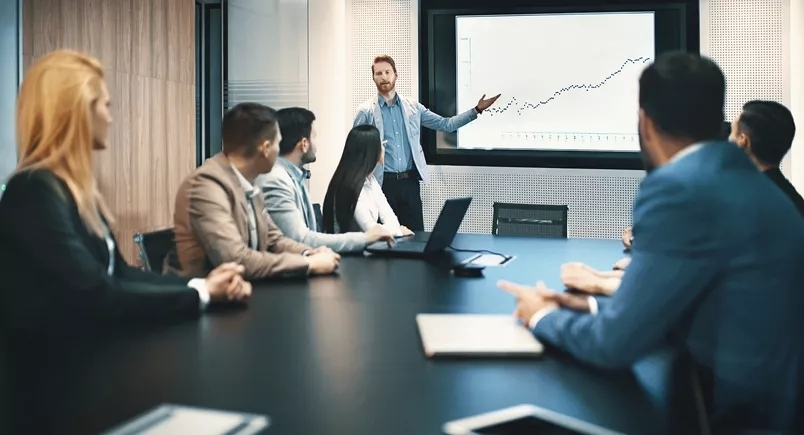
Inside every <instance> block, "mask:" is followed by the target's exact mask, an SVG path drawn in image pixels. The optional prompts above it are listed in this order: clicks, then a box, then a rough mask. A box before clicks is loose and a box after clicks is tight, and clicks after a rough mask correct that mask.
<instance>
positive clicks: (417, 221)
mask: <svg viewBox="0 0 804 435" xmlns="http://www.w3.org/2000/svg"><path fill="white" fill-rule="evenodd" d="M394 175H395V174H391V173H386V174H385V175H384V176H383V180H382V191H383V193H384V194H385V198H387V199H388V204H390V205H391V208H392V209H393V210H394V214H396V217H397V218H398V219H399V223H400V224H402V225H404V226H406V227H408V229H410V230H411V231H424V215H423V214H422V196H421V186H420V185H419V177H418V176H414V177H409V178H399V179H398V178H396V177H395V176H394Z"/></svg>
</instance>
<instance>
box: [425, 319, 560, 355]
mask: <svg viewBox="0 0 804 435" xmlns="http://www.w3.org/2000/svg"><path fill="white" fill-rule="evenodd" d="M416 324H417V326H418V327H419V335H420V336H421V340H422V347H423V348H424V354H425V355H426V356H427V357H428V358H433V357H438V356H498V357H504V356H517V357H528V356H531V357H536V356H539V355H541V354H542V352H544V347H543V346H542V344H541V343H540V342H539V341H538V340H536V337H534V336H533V334H532V333H531V331H530V330H528V329H527V328H526V327H524V326H523V325H522V324H520V323H519V321H517V320H516V319H515V318H514V317H513V316H511V315H510V314H419V315H417V316H416Z"/></svg>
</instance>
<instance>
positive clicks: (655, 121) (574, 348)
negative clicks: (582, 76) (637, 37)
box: [499, 53, 804, 433]
mask: <svg viewBox="0 0 804 435" xmlns="http://www.w3.org/2000/svg"><path fill="white" fill-rule="evenodd" d="M724 91H725V79H724V77H723V73H722V72H721V71H720V69H719V68H718V67H717V65H715V64H714V63H713V62H712V61H711V60H709V59H706V58H701V57H698V56H696V55H692V54H686V53H669V54H664V55H662V56H660V57H659V58H658V59H657V60H656V62H655V63H654V64H652V65H650V66H649V67H648V68H646V69H645V71H644V72H643V73H642V76H641V77H640V80H639V104H640V111H639V136H640V146H641V150H642V155H643V158H644V159H646V160H647V161H648V163H649V166H655V169H654V170H653V171H652V172H651V173H650V175H648V176H647V177H646V178H645V179H644V180H643V182H642V184H641V186H640V189H639V194H638V195H637V199H636V203H635V206H634V236H635V238H634V244H633V246H632V248H631V249H632V251H633V254H632V259H631V264H630V265H629V266H628V269H627V270H626V272H625V274H624V276H623V278H622V283H621V285H620V287H619V290H618V291H617V292H616V293H614V294H613V295H612V296H611V297H610V298H599V299H596V298H591V299H588V301H589V303H585V302H586V301H587V299H585V298H584V299H575V298H572V297H570V296H568V295H566V294H558V293H554V292H552V291H550V290H548V289H547V288H545V286H544V284H543V283H539V284H537V286H536V287H535V288H534V287H526V286H520V285H517V284H512V283H508V282H501V283H499V286H500V287H501V288H502V289H504V290H507V291H509V292H511V293H512V294H514V295H515V296H516V297H517V298H518V304H517V310H516V315H517V316H518V317H519V318H520V319H521V320H522V321H523V322H525V323H526V324H527V325H528V326H529V327H530V328H531V329H532V331H533V333H534V334H535V335H536V337H538V338H539V339H540V340H542V341H543V342H545V343H549V344H552V345H554V346H556V347H558V348H561V349H564V350H565V351H567V352H569V353H570V354H572V355H573V356H575V357H576V358H578V359H580V360H583V361H585V362H588V363H590V364H593V365H596V366H600V367H606V368H621V367H628V366H630V365H631V364H633V363H634V362H636V361H637V360H639V359H640V358H642V357H644V356H646V355H647V354H649V353H650V352H651V351H653V350H654V349H657V348H658V347H660V346H661V345H662V344H664V343H667V342H668V341H669V342H670V343H677V344H679V345H681V346H683V347H684V348H686V350H687V351H688V352H689V354H690V355H691V356H692V358H693V359H694V361H695V362H696V364H697V366H698V368H699V372H700V373H701V375H702V376H701V377H702V379H706V380H707V382H705V383H704V385H703V387H704V393H705V395H706V396H707V398H708V403H707V406H708V411H709V413H710V423H711V424H712V426H713V428H715V429H716V430H722V431H725V432H728V433H733V432H734V431H735V430H745V429H758V430H773V431H785V433H786V431H793V432H794V433H801V432H799V431H804V338H803V337H802V334H804V315H803V311H802V310H803V309H804V267H802V266H804V222H802V220H801V216H800V215H799V214H798V211H797V210H796V208H795V206H794V205H793V203H792V202H791V201H790V200H789V199H788V198H787V197H786V196H785V195H784V193H782V191H781V190H780V189H778V188H777V187H776V186H775V185H774V184H773V183H772V182H771V181H770V180H769V179H768V178H767V177H766V176H765V175H764V174H762V173H761V172H759V171H758V170H757V168H756V166H755V165H754V164H753V163H752V162H751V160H750V159H749V158H748V157H747V156H746V154H745V153H744V152H743V151H741V150H740V149H739V148H737V147H736V146H734V145H733V144H729V143H726V142H720V141H710V140H711V139H713V138H716V137H717V136H718V132H719V130H720V126H721V122H722V121H723V103H724V93H725V92H724ZM578 302H580V303H578ZM562 305H564V306H562Z"/></svg>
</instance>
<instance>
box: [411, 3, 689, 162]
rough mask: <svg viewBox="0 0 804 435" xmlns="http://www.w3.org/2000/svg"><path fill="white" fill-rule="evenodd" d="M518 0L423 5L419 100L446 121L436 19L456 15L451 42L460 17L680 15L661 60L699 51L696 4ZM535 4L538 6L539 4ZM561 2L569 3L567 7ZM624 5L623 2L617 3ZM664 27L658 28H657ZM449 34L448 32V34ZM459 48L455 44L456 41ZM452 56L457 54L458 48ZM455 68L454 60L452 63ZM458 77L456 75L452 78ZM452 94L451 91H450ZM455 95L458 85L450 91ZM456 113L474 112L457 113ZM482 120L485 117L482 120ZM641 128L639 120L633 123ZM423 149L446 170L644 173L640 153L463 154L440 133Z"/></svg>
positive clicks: (661, 44) (427, 133)
mask: <svg viewBox="0 0 804 435" xmlns="http://www.w3.org/2000/svg"><path fill="white" fill-rule="evenodd" d="M521 3H522V2H521V1H517V0H497V1H496V2H495V4H494V5H493V6H489V5H488V3H487V2H482V3H481V2H479V1H472V0H463V1H461V0H423V1H422V2H421V4H420V11H419V12H420V17H419V19H420V23H421V25H420V26H419V33H420V34H419V40H420V41H421V42H422V43H421V44H420V45H419V101H420V102H421V103H422V104H423V105H424V106H425V107H428V108H430V109H431V110H433V111H434V112H436V113H438V114H440V115H443V116H452V115H455V114H456V113H454V111H450V110H444V108H442V107H439V106H438V100H437V98H436V95H435V94H436V92H437V91H438V90H439V89H437V88H436V87H435V86H433V85H432V84H433V83H435V81H436V78H435V75H436V66H437V63H436V62H435V61H434V57H435V56H436V51H437V50H436V48H435V47H434V41H433V37H434V36H435V33H434V30H433V27H434V21H435V17H438V16H441V17H448V16H452V26H453V27H452V28H451V29H452V38H451V40H452V41H455V36H454V35H455V32H454V25H455V24H454V23H455V16H457V15H511V14H550V13H590V12H591V13H594V12H601V13H606V12H662V11H670V12H674V11H675V12H677V13H678V14H679V16H680V17H679V19H680V22H679V23H678V24H677V25H676V28H677V31H678V33H677V34H676V35H675V36H676V37H677V38H678V41H677V43H675V44H667V43H666V41H661V38H662V34H660V32H661V31H662V30H661V29H658V28H657V30H656V38H657V42H656V55H657V56H658V55H659V54H661V53H662V52H666V51H671V50H678V49H684V50H686V51H688V52H692V53H699V52H700V36H699V27H700V26H699V23H698V20H699V9H698V4H697V1H694V2H693V1H675V2H674V1H672V0H670V1H664V2H661V3H659V2H650V1H647V0H643V2H642V3H636V4H634V3H630V4H611V3H613V2H605V4H601V3H604V2H600V1H597V2H592V1H583V0H581V1H577V0H576V1H573V0H565V1H564V2H560V3H559V2H557V1H552V2H551V1H536V2H533V1H532V2H529V4H530V6H524V5H522V4H521ZM534 3H536V5H534ZM561 3H564V4H563V5H562V4H561ZM616 3H619V2H616ZM658 24H659V23H657V25H658ZM447 32H449V29H448V30H447ZM453 43H454V42H453ZM452 50H453V51H452V53H454V52H455V50H456V49H455V47H454V45H453V48H452ZM450 59H451V60H450V61H451V62H452V64H453V65H454V63H455V57H454V55H453V56H452V57H451V58H450ZM453 75H454V74H453ZM445 87H446V88H447V89H450V87H449V86H445ZM451 92H452V93H453V94H452V95H454V92H455V90H454V86H453V87H452V91H451ZM456 109H457V113H460V112H462V111H465V110H467V109H469V108H463V107H461V108H456ZM481 116H482V115H481ZM634 122H635V123H636V116H635V119H634ZM421 133H422V147H423V149H424V153H425V157H426V159H427V162H428V164H431V165H447V166H487V167H540V168H578V169H631V170H634V169H636V170H639V169H643V168H644V166H643V163H642V160H641V158H640V153H639V152H601V151H544V150H505V149H491V150H479V149H469V150H467V149H459V148H454V149H452V148H437V144H436V134H437V133H436V132H435V131H432V130H429V129H422V131H421Z"/></svg>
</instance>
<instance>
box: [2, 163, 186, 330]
mask: <svg viewBox="0 0 804 435" xmlns="http://www.w3.org/2000/svg"><path fill="white" fill-rule="evenodd" d="M116 244H117V243H116V242H115V245H116ZM114 255H115V258H116V259H115V268H114V273H113V275H112V276H109V274H108V270H107V269H108V265H109V249H108V247H107V245H106V241H105V240H104V239H102V238H100V237H98V236H97V235H95V234H94V233H92V232H91V231H90V230H89V229H88V228H87V227H86V225H85V224H84V222H83V220H82V219H81V217H80V215H79V213H78V207H77V206H76V203H75V200H74V198H73V196H72V194H71V193H70V191H69V189H68V188H67V185H66V184H65V183H64V182H63V181H62V180H61V179H59V178H58V177H56V176H55V175H54V174H53V173H52V172H50V171H48V170H35V171H29V172H21V173H18V174H16V175H14V176H13V177H12V178H11V179H10V180H9V181H8V183H7V186H6V191H5V194H4V195H3V197H2V199H0V306H1V308H0V310H2V311H3V312H2V313H1V314H2V319H1V320H0V321H2V322H3V323H5V325H4V326H5V327H7V328H9V327H10V328H13V329H14V330H30V331H32V332H33V331H40V332H47V331H59V330H61V329H68V330H73V329H74V328H76V327H82V326H83V327H90V328H92V329H98V327H101V326H108V325H110V324H118V325H121V326H122V325H125V326H131V325H132V324H135V323H138V322H143V323H147V324H152V323H155V322H158V321H160V320H162V321H168V320H176V319H179V318H182V317H185V318H189V317H195V316H197V315H198V314H199V312H200V307H199V298H198V292H197V291H196V290H194V289H192V288H190V287H188V286H187V282H188V279H185V278H179V277H176V276H163V275H156V274H153V273H149V272H145V271H142V270H139V269H137V268H134V267H131V266H129V265H128V264H126V262H125V260H123V257H122V256H121V255H120V251H119V250H118V249H117V248H115V252H114Z"/></svg>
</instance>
